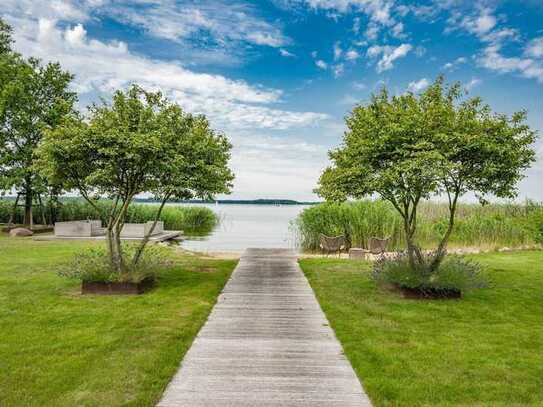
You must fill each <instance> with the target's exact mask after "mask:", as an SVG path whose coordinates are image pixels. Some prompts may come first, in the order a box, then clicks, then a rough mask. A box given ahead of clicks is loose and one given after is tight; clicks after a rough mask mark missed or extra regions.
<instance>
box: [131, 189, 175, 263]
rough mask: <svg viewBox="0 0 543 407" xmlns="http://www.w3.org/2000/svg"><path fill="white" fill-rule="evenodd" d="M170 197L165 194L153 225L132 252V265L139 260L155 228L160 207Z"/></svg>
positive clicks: (161, 207) (158, 218)
mask: <svg viewBox="0 0 543 407" xmlns="http://www.w3.org/2000/svg"><path fill="white" fill-rule="evenodd" d="M169 198H170V196H169V195H167V196H166V197H165V198H164V199H163V200H162V203H161V204H160V207H159V208H158V212H157V214H156V216H155V220H154V222H153V225H152V226H151V229H149V233H147V234H146V235H145V236H144V238H143V240H142V241H141V243H140V245H139V246H138V248H137V249H136V253H135V254H134V258H133V259H132V265H133V266H135V265H137V264H138V262H139V261H140V258H141V255H142V254H143V251H144V250H145V246H146V245H147V243H149V239H150V237H151V235H152V234H153V231H154V230H155V227H156V224H157V223H158V221H159V220H160V214H161V213H162V209H163V208H164V205H165V204H166V201H167V200H168V199H169Z"/></svg>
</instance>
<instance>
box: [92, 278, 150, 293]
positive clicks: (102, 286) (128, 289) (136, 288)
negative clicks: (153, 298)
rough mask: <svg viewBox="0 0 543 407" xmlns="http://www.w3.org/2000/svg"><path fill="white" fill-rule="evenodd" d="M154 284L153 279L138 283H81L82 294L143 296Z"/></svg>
mask: <svg viewBox="0 0 543 407" xmlns="http://www.w3.org/2000/svg"><path fill="white" fill-rule="evenodd" d="M154 283H155V281H154V279H152V278H146V279H144V280H142V281H140V282H137V283H129V282H101V281H100V282H93V281H83V282H82V283H81V294H101V295H123V294H124V295H125V294H143V293H144V292H146V291H148V290H150V289H151V288H152V287H153V285H154Z"/></svg>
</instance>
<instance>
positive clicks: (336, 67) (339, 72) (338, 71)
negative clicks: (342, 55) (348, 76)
mask: <svg viewBox="0 0 543 407" xmlns="http://www.w3.org/2000/svg"><path fill="white" fill-rule="evenodd" d="M344 71H345V66H344V65H343V64H337V65H334V67H333V72H334V78H339V77H340V76H341V75H343V72H344Z"/></svg>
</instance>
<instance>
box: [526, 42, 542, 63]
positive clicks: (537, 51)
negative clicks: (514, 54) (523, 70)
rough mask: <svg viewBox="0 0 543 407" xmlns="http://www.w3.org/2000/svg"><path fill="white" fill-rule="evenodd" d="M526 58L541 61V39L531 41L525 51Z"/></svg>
mask: <svg viewBox="0 0 543 407" xmlns="http://www.w3.org/2000/svg"><path fill="white" fill-rule="evenodd" d="M525 54H526V56H528V57H532V58H540V59H543V37H538V38H534V39H533V40H531V41H530V42H529V43H528V45H527V47H526V50H525Z"/></svg>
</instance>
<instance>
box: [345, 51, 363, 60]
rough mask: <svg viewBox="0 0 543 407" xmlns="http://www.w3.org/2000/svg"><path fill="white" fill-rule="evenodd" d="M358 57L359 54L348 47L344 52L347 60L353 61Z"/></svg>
mask: <svg viewBox="0 0 543 407" xmlns="http://www.w3.org/2000/svg"><path fill="white" fill-rule="evenodd" d="M359 57H360V54H359V53H358V52H357V51H355V50H354V49H350V50H349V51H347V52H346V53H345V59H346V60H347V61H355V60H357V59H358V58H359Z"/></svg>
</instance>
